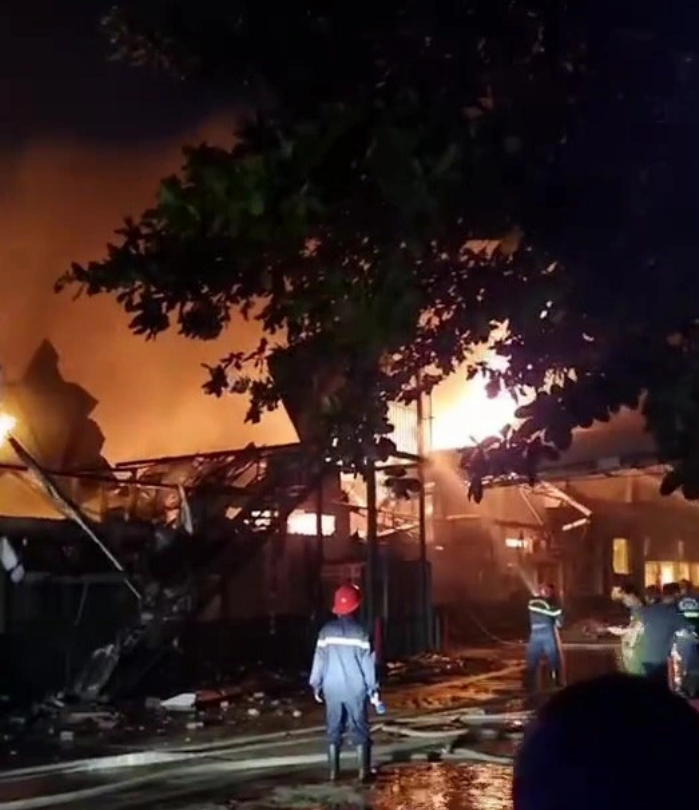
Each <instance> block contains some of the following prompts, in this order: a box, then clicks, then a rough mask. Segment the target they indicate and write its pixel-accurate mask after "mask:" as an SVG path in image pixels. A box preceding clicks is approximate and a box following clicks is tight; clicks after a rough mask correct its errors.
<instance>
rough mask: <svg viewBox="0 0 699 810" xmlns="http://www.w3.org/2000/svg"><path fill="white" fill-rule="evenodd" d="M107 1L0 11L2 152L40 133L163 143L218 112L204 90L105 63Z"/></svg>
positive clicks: (30, 3)
mask: <svg viewBox="0 0 699 810" xmlns="http://www.w3.org/2000/svg"><path fill="white" fill-rule="evenodd" d="M111 5H112V3H110V2H105V0H24V1H23V2H22V1H20V2H7V3H4V4H3V6H7V7H8V9H7V10H5V9H4V8H3V10H2V11H0V97H1V98H2V103H3V109H4V113H5V114H4V115H3V121H2V126H1V128H0V145H1V146H8V145H17V144H20V143H21V142H22V141H23V140H25V139H26V138H28V137H35V136H36V135H37V134H39V133H61V134H63V135H74V136H76V137H78V138H80V139H81V140H82V139H87V140H98V141H101V142H112V143H115V142H118V143H125V142H128V141H138V140H143V139H152V138H160V137H163V136H167V135H168V134H170V133H172V132H176V131H180V130H181V129H182V128H184V127H187V126H191V125H192V123H193V122H195V121H197V120H201V119H202V118H204V117H206V116H207V115H208V114H210V113H211V111H212V110H213V109H214V107H215V106H216V105H215V103H214V101H213V100H212V99H211V98H207V97H206V93H205V92H204V91H203V90H202V88H201V87H197V88H194V87H192V86H189V85H186V84H185V83H180V82H178V81H175V80H168V79H166V78H157V77H155V76H153V75H149V74H148V73H146V72H145V71H142V70H137V69H132V68H129V67H127V66H125V65H121V64H118V63H110V62H109V61H108V60H107V55H108V42H107V40H106V38H105V37H104V36H103V35H102V34H101V32H100V31H99V19H100V17H101V14H102V13H103V12H104V11H105V10H107V9H108V8H109V7H110V6H111Z"/></svg>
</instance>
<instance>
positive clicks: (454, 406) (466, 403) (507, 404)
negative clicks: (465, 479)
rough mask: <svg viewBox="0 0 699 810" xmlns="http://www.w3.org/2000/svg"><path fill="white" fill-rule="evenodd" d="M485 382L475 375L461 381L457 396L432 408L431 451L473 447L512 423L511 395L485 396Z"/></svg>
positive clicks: (513, 405) (504, 392) (483, 377)
mask: <svg viewBox="0 0 699 810" xmlns="http://www.w3.org/2000/svg"><path fill="white" fill-rule="evenodd" d="M486 385H487V379H486V377H485V376H483V375H478V376H476V377H474V378H473V379H472V380H468V381H465V382H464V384H463V386H462V388H461V389H460V391H459V394H458V395H457V396H456V397H455V398H454V399H452V400H451V401H449V402H448V403H445V405H443V406H442V407H440V408H438V409H435V413H434V421H433V423H432V449H433V450H453V449H457V448H461V447H473V446H474V445H476V444H480V442H482V441H485V440H486V439H489V438H491V437H493V436H499V435H500V434H501V432H502V430H503V429H504V428H505V427H506V426H507V425H510V424H512V422H513V421H514V419H515V411H516V410H517V408H518V404H517V402H516V400H515V398H514V397H513V396H512V394H510V393H508V392H506V391H503V392H501V393H500V394H498V395H497V396H496V397H492V398H491V397H489V396H488V393H487V391H486Z"/></svg>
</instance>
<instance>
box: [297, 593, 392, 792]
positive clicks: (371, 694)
mask: <svg viewBox="0 0 699 810" xmlns="http://www.w3.org/2000/svg"><path fill="white" fill-rule="evenodd" d="M360 604H361V594H360V592H359V589H358V588H355V587H354V586H352V585H342V586H341V587H339V588H338V589H337V591H336V592H335V600H334V603H333V609H332V612H333V613H334V614H335V616H336V617H337V618H335V619H332V620H331V621H329V622H328V623H327V624H326V625H325V626H324V627H323V628H322V629H321V631H320V633H319V634H318V641H317V644H316V651H315V656H314V658H313V668H312V670H311V677H310V679H309V682H310V685H311V688H312V689H313V692H314V695H315V698H316V700H317V701H318V702H319V703H323V702H324V703H325V709H326V727H327V737H328V764H329V767H330V778H331V779H332V780H335V779H337V777H338V774H339V768H340V746H341V744H342V735H343V733H344V731H345V730H347V731H348V732H349V737H350V739H351V740H352V742H353V743H354V745H355V746H356V748H357V758H358V766H359V778H360V779H361V780H362V781H366V779H368V778H369V776H370V775H371V739H370V737H369V720H368V717H367V700H369V701H371V702H372V703H373V704H375V705H376V704H378V703H379V693H378V684H377V681H376V662H375V659H374V653H373V651H372V649H371V643H370V641H369V636H368V634H367V632H366V631H365V630H364V628H363V627H362V626H361V625H360V624H359V622H357V621H356V620H355V619H354V618H353V615H352V614H354V613H356V611H357V610H358V609H359V605H360Z"/></svg>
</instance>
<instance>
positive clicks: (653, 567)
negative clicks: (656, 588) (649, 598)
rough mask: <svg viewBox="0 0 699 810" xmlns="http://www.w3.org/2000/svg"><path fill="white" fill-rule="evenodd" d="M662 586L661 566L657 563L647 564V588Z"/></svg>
mask: <svg viewBox="0 0 699 810" xmlns="http://www.w3.org/2000/svg"><path fill="white" fill-rule="evenodd" d="M658 584H660V565H659V564H658V563H655V562H647V563H646V575H645V586H646V587H648V586H649V585H658Z"/></svg>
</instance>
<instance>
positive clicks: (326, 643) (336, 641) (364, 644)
mask: <svg viewBox="0 0 699 810" xmlns="http://www.w3.org/2000/svg"><path fill="white" fill-rule="evenodd" d="M335 645H337V646H338V647H359V649H361V650H370V649H371V644H370V643H369V642H368V641H365V640H364V639H361V638H347V637H345V636H326V637H325V638H319V639H318V646H319V647H332V646H335Z"/></svg>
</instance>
